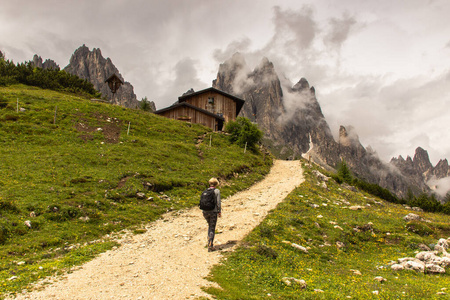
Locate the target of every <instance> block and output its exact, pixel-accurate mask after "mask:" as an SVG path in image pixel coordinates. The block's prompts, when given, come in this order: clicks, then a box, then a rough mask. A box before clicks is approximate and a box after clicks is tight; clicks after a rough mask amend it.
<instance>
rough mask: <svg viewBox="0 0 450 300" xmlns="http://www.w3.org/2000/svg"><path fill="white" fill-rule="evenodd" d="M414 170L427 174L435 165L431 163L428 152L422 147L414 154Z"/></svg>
mask: <svg viewBox="0 0 450 300" xmlns="http://www.w3.org/2000/svg"><path fill="white" fill-rule="evenodd" d="M413 163H414V168H415V169H416V170H417V171H418V172H419V173H425V172H426V171H429V170H430V169H432V168H433V165H432V164H431V162H430V157H429V156H428V152H427V151H426V150H424V149H423V148H421V147H418V148H417V149H416V153H415V154H414V159H413Z"/></svg>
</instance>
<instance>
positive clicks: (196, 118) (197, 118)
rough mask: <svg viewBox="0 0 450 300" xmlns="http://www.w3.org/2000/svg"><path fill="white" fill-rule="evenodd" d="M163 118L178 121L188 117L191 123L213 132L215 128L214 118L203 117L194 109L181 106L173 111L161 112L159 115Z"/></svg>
mask: <svg viewBox="0 0 450 300" xmlns="http://www.w3.org/2000/svg"><path fill="white" fill-rule="evenodd" d="M160 115H161V116H163V117H166V118H169V119H174V120H178V118H180V117H190V118H191V123H197V124H201V125H204V126H207V127H209V128H211V129H212V130H215V128H216V118H214V117H211V116H208V115H205V114H204V113H201V112H199V111H197V110H195V109H192V108H190V107H186V106H182V107H176V108H174V109H171V110H168V111H165V112H162V113H161V114H160Z"/></svg>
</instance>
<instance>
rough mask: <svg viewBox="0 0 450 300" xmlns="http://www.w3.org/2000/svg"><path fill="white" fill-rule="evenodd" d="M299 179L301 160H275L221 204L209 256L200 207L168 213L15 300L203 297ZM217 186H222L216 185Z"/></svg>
mask: <svg viewBox="0 0 450 300" xmlns="http://www.w3.org/2000/svg"><path fill="white" fill-rule="evenodd" d="M302 181H303V175H302V170H301V166H300V162H299V161H279V160H278V161H275V163H274V166H273V167H272V170H271V171H270V173H269V174H268V175H267V176H266V178H265V179H264V180H262V181H261V182H259V183H257V184H255V185H254V186H252V187H251V188H250V189H248V190H246V191H243V192H240V193H237V194H235V195H233V196H231V197H228V198H227V199H223V200H222V210H223V213H222V218H220V219H219V221H218V225H217V230H218V231H219V232H220V233H219V234H217V235H216V241H215V245H217V246H219V247H221V248H222V250H221V251H215V252H209V253H208V252H207V249H206V248H205V245H206V230H207V225H206V221H205V220H204V219H203V216H202V215H201V212H200V210H199V209H198V208H193V209H190V210H186V211H182V212H175V213H169V214H166V215H164V216H163V218H162V219H160V220H158V221H156V222H154V223H151V224H149V225H148V226H147V232H146V233H144V234H140V235H130V236H127V237H125V238H124V239H123V240H122V241H121V243H122V246H121V247H119V248H117V249H114V250H111V251H108V252H106V253H103V254H101V255H100V256H99V257H97V258H95V259H94V260H92V261H90V262H88V263H86V264H84V265H83V266H82V267H81V268H79V269H77V270H76V271H74V272H73V273H71V274H67V275H65V276H64V278H62V279H60V280H58V281H56V282H54V283H53V284H51V285H49V286H47V287H46V288H45V289H43V290H40V291H35V292H33V293H28V294H21V295H19V296H17V298H16V299H192V298H196V297H199V296H207V294H205V293H204V292H203V291H202V290H201V287H202V286H207V285H209V284H210V283H209V282H208V281H207V280H205V279H204V277H205V276H207V275H208V273H209V269H210V268H211V266H213V265H214V264H217V263H218V262H219V261H220V258H221V257H222V254H221V252H222V251H231V250H232V249H233V247H234V246H233V245H235V243H236V241H239V240H241V239H242V238H243V237H244V236H245V235H246V234H248V233H249V232H250V231H251V230H252V229H253V228H254V227H255V226H256V225H257V224H259V223H260V222H261V221H262V220H263V219H264V217H265V216H266V215H267V212H268V211H269V210H271V209H273V208H275V207H276V205H277V204H278V203H279V202H281V201H282V200H283V199H284V198H285V197H286V196H287V195H288V194H289V193H290V192H291V191H292V190H293V189H294V188H295V187H296V186H298V185H299V184H300V183H301V182H302ZM219 188H220V186H219Z"/></svg>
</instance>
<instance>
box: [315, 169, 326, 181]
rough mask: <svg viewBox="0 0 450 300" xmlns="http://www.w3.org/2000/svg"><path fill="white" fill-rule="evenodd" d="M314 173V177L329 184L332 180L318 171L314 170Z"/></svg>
mask: <svg viewBox="0 0 450 300" xmlns="http://www.w3.org/2000/svg"><path fill="white" fill-rule="evenodd" d="M312 173H313V175H314V176H316V177H317V179H319V180H322V181H325V182H328V180H330V177H328V176H325V175H323V174H322V173H320V172H319V171H317V170H312Z"/></svg>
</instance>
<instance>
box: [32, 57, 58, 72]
mask: <svg viewBox="0 0 450 300" xmlns="http://www.w3.org/2000/svg"><path fill="white" fill-rule="evenodd" d="M33 65H34V66H35V67H37V68H42V69H44V70H45V69H53V70H59V65H58V64H57V63H56V62H55V61H53V60H51V59H46V60H45V62H43V63H42V57H40V56H38V55H37V54H35V55H34V56H33Z"/></svg>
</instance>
